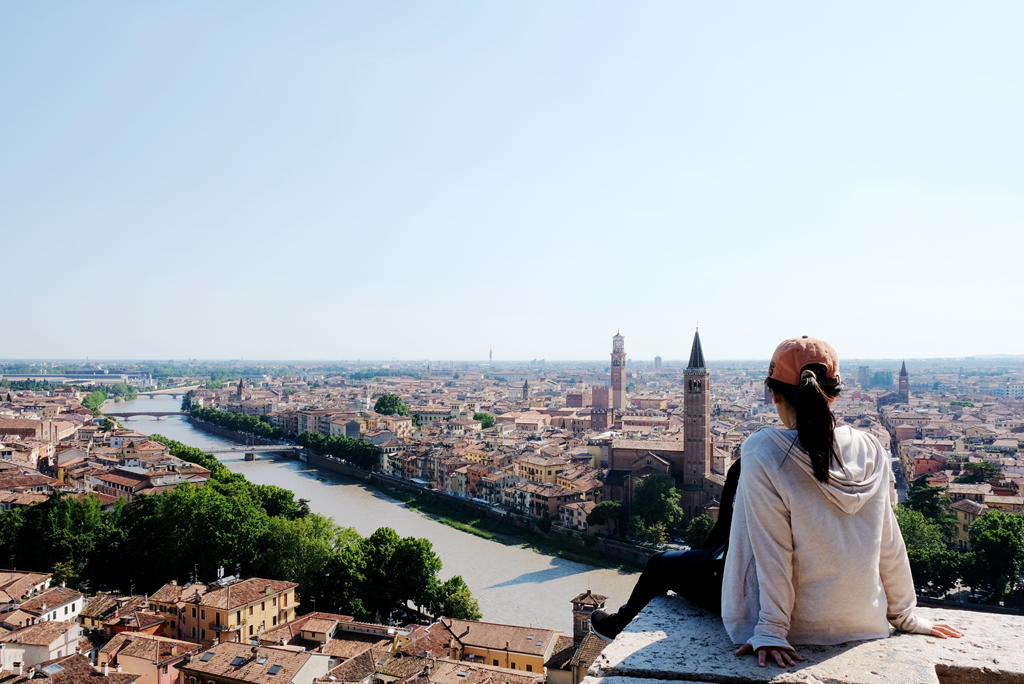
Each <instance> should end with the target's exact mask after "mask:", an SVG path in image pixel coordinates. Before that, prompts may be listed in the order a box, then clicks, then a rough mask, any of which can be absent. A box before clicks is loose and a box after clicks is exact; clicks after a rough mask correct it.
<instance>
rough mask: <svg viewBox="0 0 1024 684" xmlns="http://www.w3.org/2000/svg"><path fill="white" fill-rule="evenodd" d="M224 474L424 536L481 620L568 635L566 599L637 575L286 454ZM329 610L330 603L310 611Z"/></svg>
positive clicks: (610, 591)
mask: <svg viewBox="0 0 1024 684" xmlns="http://www.w3.org/2000/svg"><path fill="white" fill-rule="evenodd" d="M180 401H181V400H180V399H173V398H172V397H169V396H157V397H155V398H152V399H149V398H146V397H142V398H139V399H136V400H134V401H130V402H126V403H121V404H116V405H112V406H110V408H109V409H108V410H110V411H113V412H118V411H126V412H136V411H147V410H148V411H176V410H178V407H179V406H180ZM121 422H122V423H123V424H124V425H125V427H128V428H131V429H134V430H137V431H139V432H141V433H143V434H147V435H148V434H154V433H159V434H161V435H164V436H165V437H170V438H171V439H176V440H178V441H179V442H183V443H185V444H188V445H189V446H194V447H198V448H200V449H214V448H216V447H218V446H229V445H231V446H234V445H236V443H235V442H232V441H230V440H227V439H224V438H222V437H218V436H216V435H211V434H208V433H206V432H203V431H201V430H198V429H197V428H195V427H193V426H192V425H191V424H190V423H189V422H188V421H187V420H186V419H185V418H184V417H183V416H171V417H164V418H161V419H159V420H157V419H154V418H150V417H142V416H139V417H134V418H128V419H124V418H122V419H121ZM218 457H219V458H220V459H221V461H222V462H223V463H224V464H225V465H226V466H227V467H228V468H230V469H231V470H233V471H235V472H239V473H243V474H244V475H245V477H246V478H247V479H248V480H249V481H250V482H255V483H257V484H274V485H277V486H279V487H284V488H286V489H290V490H291V491H292V492H294V493H295V496H296V498H302V499H309V501H310V508H311V509H312V510H313V511H314V512H316V513H320V514H321V515H325V516H329V517H332V518H334V520H335V521H336V522H337V523H338V524H340V525H344V526H346V527H354V528H355V529H356V530H358V531H359V533H360V534H361V535H363V536H369V535H370V534H372V533H373V532H374V531H375V530H376V529H378V528H380V527H390V528H393V529H394V530H395V531H396V532H397V533H398V534H399V536H402V537H410V536H411V537H426V538H427V539H429V540H430V541H431V543H432V544H433V545H434V551H435V552H436V553H437V555H438V556H439V557H440V558H441V562H442V563H443V564H444V567H443V569H442V570H441V579H447V578H448V577H451V576H453V575H462V578H463V579H464V580H465V581H466V584H468V585H469V588H470V589H471V590H472V592H473V596H475V597H476V599H477V600H478V601H479V602H480V610H481V612H482V613H483V619H484V620H485V621H489V622H500V623H506V624H514V625H525V626H531V627H543V628H548V629H557V630H560V631H562V632H563V633H565V634H570V635H571V634H572V604H571V603H570V601H571V599H572V598H573V597H575V596H576V595H577V594H579V593H581V592H584V591H586V590H587V589H590V590H592V591H593V592H594V593H595V594H604V595H605V596H608V597H610V598H609V600H608V605H610V606H618V605H619V604H622V603H625V601H626V599H627V598H628V597H629V592H630V591H631V590H632V588H633V583H634V582H635V581H636V577H637V575H636V573H624V572H619V571H617V570H609V569H604V568H594V567H591V566H588V565H581V564H579V563H574V562H571V561H567V560H562V559H560V558H554V557H551V556H545V555H542V554H539V553H536V552H534V551H531V550H529V549H522V548H518V547H514V546H505V545H504V544H499V543H497V542H492V541H488V540H486V539H481V538H479V537H474V536H473V535H470V534H466V533H464V532H459V531H458V530H455V529H453V528H451V527H448V526H447V525H442V524H440V523H438V522H435V521H433V520H431V519H429V518H426V517H424V516H422V515H420V514H419V513H417V512H415V511H412V510H410V509H408V508H407V507H406V506H405V505H404V504H403V503H402V502H400V501H396V500H395V499H392V498H391V497H388V496H386V495H384V494H382V493H381V492H379V491H377V490H376V489H373V488H371V487H369V486H367V485H366V484H364V483H362V482H359V481H357V480H353V479H351V478H347V477H344V476H342V475H337V474H335V473H331V472H327V471H319V470H316V469H314V468H312V467H311V466H308V465H306V464H305V463H301V462H299V461H296V460H293V459H289V458H286V457H279V456H270V455H266V454H260V455H259V456H258V458H257V460H255V461H245V460H244V459H243V457H242V455H241V454H239V455H238V456H237V457H236V456H234V455H226V454H218ZM317 608H318V609H319V610H324V611H329V612H336V611H337V608H338V607H337V606H317Z"/></svg>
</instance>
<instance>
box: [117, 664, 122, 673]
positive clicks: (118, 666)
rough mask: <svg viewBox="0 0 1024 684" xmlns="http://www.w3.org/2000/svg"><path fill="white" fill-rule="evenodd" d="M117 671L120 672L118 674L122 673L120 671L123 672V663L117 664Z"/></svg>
mask: <svg viewBox="0 0 1024 684" xmlns="http://www.w3.org/2000/svg"><path fill="white" fill-rule="evenodd" d="M117 671H118V672H120V671H121V663H118V664H117Z"/></svg>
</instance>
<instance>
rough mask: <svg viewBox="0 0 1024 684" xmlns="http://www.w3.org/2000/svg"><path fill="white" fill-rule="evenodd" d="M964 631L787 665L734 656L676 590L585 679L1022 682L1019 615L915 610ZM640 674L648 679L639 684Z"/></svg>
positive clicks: (717, 628) (817, 653) (608, 683)
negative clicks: (763, 663) (948, 636)
mask: <svg viewBox="0 0 1024 684" xmlns="http://www.w3.org/2000/svg"><path fill="white" fill-rule="evenodd" d="M918 610H919V611H920V613H921V615H923V616H924V617H926V618H928V619H929V620H932V621H934V622H946V623H949V624H951V625H953V626H954V627H956V628H958V629H959V630H960V631H962V632H964V634H965V635H964V637H963V638H961V639H935V638H932V637H928V636H924V635H921V634H896V635H894V636H891V637H889V638H888V639H880V640H876V641H858V642H852V643H848V644H840V645H838V646H801V647H798V648H797V651H798V652H799V653H800V655H802V656H803V657H804V658H805V659H806V660H805V661H804V662H802V663H798V664H797V666H796V667H790V668H788V669H786V670H783V669H780V668H778V667H776V666H774V665H769V666H768V667H765V668H760V667H758V666H757V661H756V660H755V659H754V658H753V657H752V656H747V657H744V658H737V657H736V656H735V655H733V653H734V651H735V650H736V647H734V646H733V645H732V643H731V642H730V641H729V637H728V635H727V634H726V632H725V628H724V627H723V626H722V621H721V619H720V618H718V617H716V616H713V615H710V614H709V613H706V612H704V611H702V610H701V609H699V608H697V607H695V606H693V605H692V604H690V603H689V602H688V601H686V600H684V599H681V598H679V597H676V596H667V597H664V598H658V599H655V600H654V601H652V602H651V604H650V605H649V606H648V607H647V609H646V610H644V611H643V612H642V613H640V615H639V616H637V618H636V619H635V620H633V622H632V623H630V625H629V628H628V631H626V632H623V633H622V634H620V635H619V636H618V638H617V639H616V640H615V642H614V643H611V644H608V646H607V647H606V648H605V649H604V652H603V653H602V654H601V655H600V656H599V657H598V659H597V661H595V662H594V664H593V665H592V666H591V668H590V672H589V675H588V676H587V677H586V678H585V679H584V684H654V683H655V682H658V681H667V680H674V681H688V682H732V683H742V682H773V683H778V684H781V683H782V682H787V683H789V682H804V683H806V684H818V683H821V682H829V683H830V684H831V683H834V684H884V683H886V682H898V683H900V684H967V683H968V682H969V683H971V684H989V683H990V682H991V684H996V683H997V682H999V683H1003V684H1009V683H1010V682H1024V649H1022V648H1021V637H1020V635H1021V633H1022V632H1024V616H1016V615H1013V616H1011V615H998V614H992V613H976V612H971V611H960V610H943V609H936V608H919V609H918ZM645 680H646V683H645Z"/></svg>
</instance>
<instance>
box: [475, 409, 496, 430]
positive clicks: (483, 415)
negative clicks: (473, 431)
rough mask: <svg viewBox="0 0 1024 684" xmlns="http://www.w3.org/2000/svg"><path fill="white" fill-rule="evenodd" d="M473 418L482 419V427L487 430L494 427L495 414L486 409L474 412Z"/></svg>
mask: <svg viewBox="0 0 1024 684" xmlns="http://www.w3.org/2000/svg"><path fill="white" fill-rule="evenodd" d="M473 420H479V421H480V427H482V428H483V429H484V430H486V429H487V428H489V427H494V416H492V415H491V414H490V413H487V412H485V411H480V412H478V413H474V414H473Z"/></svg>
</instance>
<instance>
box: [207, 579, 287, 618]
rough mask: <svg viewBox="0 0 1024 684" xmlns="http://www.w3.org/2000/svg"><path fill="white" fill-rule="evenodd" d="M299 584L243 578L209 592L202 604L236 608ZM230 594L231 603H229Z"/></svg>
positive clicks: (228, 608) (229, 608) (211, 606)
mask: <svg viewBox="0 0 1024 684" xmlns="http://www.w3.org/2000/svg"><path fill="white" fill-rule="evenodd" d="M268 586H269V587H270V593H269V594H268V593H267V592H266V588H267V587H268ZM297 586H299V585H298V584H296V583H295V582H281V581H279V580H270V579H260V578H258V577H253V578H251V579H247V580H242V581H241V582H236V583H235V584H232V585H230V586H227V587H224V588H223V589H216V590H214V591H210V592H207V594H206V596H204V597H203V600H202V604H203V605H204V606H206V607H207V608H220V609H221V610H234V609H236V608H241V607H242V606H245V605H248V604H250V603H252V602H254V601H259V600H260V599H261V598H262V597H265V596H272V595H274V594H277V593H279V592H282V591H287V590H288V589H294V588H295V587H297ZM229 594H230V601H231V605H228V600H229V599H228V595H229Z"/></svg>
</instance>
